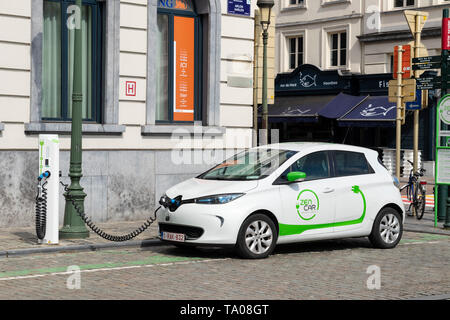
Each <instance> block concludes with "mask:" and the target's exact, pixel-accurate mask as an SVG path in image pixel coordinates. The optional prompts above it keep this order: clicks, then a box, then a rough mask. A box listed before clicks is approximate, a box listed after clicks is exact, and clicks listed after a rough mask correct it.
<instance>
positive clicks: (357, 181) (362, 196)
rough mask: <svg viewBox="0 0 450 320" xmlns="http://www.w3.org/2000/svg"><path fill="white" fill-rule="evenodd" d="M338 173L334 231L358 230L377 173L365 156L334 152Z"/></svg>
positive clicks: (366, 208)
mask: <svg viewBox="0 0 450 320" xmlns="http://www.w3.org/2000/svg"><path fill="white" fill-rule="evenodd" d="M332 154H333V165H334V172H335V178H334V179H333V180H335V181H336V182H335V183H334V185H335V187H334V189H335V195H336V213H335V215H336V218H335V231H336V232H339V231H348V230H355V229H359V228H360V227H361V226H362V223H363V221H364V219H365V218H366V217H367V210H369V204H370V203H369V199H370V197H369V195H371V194H372V193H373V190H374V188H376V184H377V180H376V175H375V171H374V170H373V169H372V167H371V166H370V164H369V162H368V161H367V159H366V157H365V154H364V153H361V152H351V151H333V153H332Z"/></svg>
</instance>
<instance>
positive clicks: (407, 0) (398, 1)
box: [394, 0, 414, 8]
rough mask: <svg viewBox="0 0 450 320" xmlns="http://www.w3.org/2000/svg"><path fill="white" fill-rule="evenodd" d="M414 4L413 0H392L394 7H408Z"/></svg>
mask: <svg viewBox="0 0 450 320" xmlns="http://www.w3.org/2000/svg"><path fill="white" fill-rule="evenodd" d="M413 5H414V0H394V8H401V7H409V6H413Z"/></svg>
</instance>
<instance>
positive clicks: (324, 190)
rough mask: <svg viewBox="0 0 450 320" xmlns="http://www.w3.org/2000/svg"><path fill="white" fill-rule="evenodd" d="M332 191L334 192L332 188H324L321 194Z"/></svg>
mask: <svg viewBox="0 0 450 320" xmlns="http://www.w3.org/2000/svg"><path fill="white" fill-rule="evenodd" d="M333 191H334V189H333V188H325V189H323V193H331V192H333Z"/></svg>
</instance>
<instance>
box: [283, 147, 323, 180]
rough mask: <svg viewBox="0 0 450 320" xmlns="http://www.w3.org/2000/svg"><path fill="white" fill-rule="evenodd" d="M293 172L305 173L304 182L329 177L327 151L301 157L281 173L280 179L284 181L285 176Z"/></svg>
mask: <svg viewBox="0 0 450 320" xmlns="http://www.w3.org/2000/svg"><path fill="white" fill-rule="evenodd" d="M293 171H297V172H304V173H306V179H305V181H309V180H317V179H324V178H329V177H331V174H330V166H329V162H328V153H327V151H319V152H314V153H310V154H308V155H306V156H304V157H301V158H300V159H298V160H297V161H296V162H294V163H293V164H292V165H291V166H290V167H289V168H288V169H287V170H286V171H285V172H283V174H282V175H281V178H282V179H285V180H286V179H287V178H286V177H287V174H288V173H289V172H293Z"/></svg>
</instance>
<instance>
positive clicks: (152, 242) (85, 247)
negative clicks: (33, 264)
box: [0, 238, 165, 258]
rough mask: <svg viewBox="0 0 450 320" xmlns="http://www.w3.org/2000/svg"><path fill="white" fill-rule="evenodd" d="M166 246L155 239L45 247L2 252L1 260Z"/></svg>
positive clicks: (0, 252)
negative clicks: (22, 256) (76, 252)
mask: <svg viewBox="0 0 450 320" xmlns="http://www.w3.org/2000/svg"><path fill="white" fill-rule="evenodd" d="M162 245H165V244H164V243H163V242H162V241H161V240H159V239H157V238H154V239H148V240H139V241H126V242H113V243H97V244H96V243H91V244H82V245H70V246H61V247H43V248H27V249H12V250H5V251H0V258H3V257H4V258H8V257H11V256H21V255H31V254H38V253H58V252H67V251H96V250H101V249H109V248H129V247H141V248H145V247H153V246H162Z"/></svg>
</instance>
